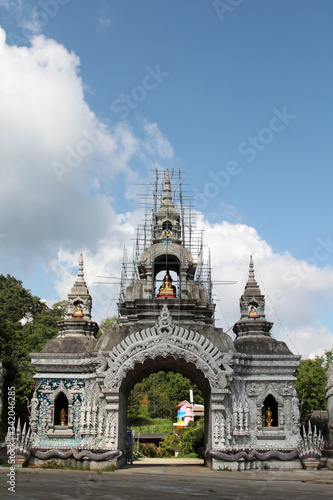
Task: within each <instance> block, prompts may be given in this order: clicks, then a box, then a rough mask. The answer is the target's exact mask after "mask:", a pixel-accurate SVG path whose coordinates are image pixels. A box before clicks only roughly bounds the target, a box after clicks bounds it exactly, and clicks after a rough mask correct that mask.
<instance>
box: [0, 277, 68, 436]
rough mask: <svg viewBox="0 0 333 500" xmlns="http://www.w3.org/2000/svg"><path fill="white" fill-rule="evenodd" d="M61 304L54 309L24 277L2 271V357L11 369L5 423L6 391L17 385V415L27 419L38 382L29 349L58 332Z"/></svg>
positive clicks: (0, 335)
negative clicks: (33, 291)
mask: <svg viewBox="0 0 333 500" xmlns="http://www.w3.org/2000/svg"><path fill="white" fill-rule="evenodd" d="M59 304H60V305H59ZM61 305H62V303H57V304H55V307H53V308H51V309H50V308H49V307H48V306H47V305H46V304H45V303H44V302H43V301H41V300H40V299H39V297H36V296H34V295H32V294H31V292H30V290H27V289H25V288H24V287H23V286H22V282H21V281H19V280H17V279H16V278H14V277H13V276H10V275H7V276H4V275H0V359H1V360H2V362H3V364H4V367H5V369H6V370H7V374H6V378H5V388H4V396H5V398H4V399H5V405H4V415H3V417H4V418H3V421H4V423H5V422H6V421H7V418H6V412H7V407H6V399H7V398H6V393H7V388H8V387H11V386H14V387H15V395H16V410H15V411H16V416H17V418H18V417H21V418H22V419H23V420H27V416H28V415H27V406H26V398H28V399H29V398H30V397H31V395H32V391H33V386H34V384H33V378H32V377H33V374H34V372H33V368H32V366H31V363H30V356H29V353H30V352H38V351H40V350H41V349H42V348H43V346H44V345H45V342H46V341H47V340H49V339H51V338H53V337H54V336H55V335H57V333H58V329H57V322H58V321H60V319H61V315H62V307H61ZM4 430H5V429H4Z"/></svg>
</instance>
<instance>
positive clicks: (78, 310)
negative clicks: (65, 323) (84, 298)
mask: <svg viewBox="0 0 333 500" xmlns="http://www.w3.org/2000/svg"><path fill="white" fill-rule="evenodd" d="M74 305H75V311H74V314H73V318H83V309H82V302H76V303H75V304H74Z"/></svg>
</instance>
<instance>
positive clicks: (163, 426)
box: [131, 418, 173, 434]
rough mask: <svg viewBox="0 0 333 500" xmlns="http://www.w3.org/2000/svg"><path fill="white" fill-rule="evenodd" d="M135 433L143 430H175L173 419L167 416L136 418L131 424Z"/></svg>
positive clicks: (161, 431)
mask: <svg viewBox="0 0 333 500" xmlns="http://www.w3.org/2000/svg"><path fill="white" fill-rule="evenodd" d="M131 427H132V429H133V430H134V431H135V433H136V434H137V433H139V432H140V434H142V433H143V432H148V433H149V432H157V433H165V432H173V420H171V419H167V418H136V419H135V420H133V421H132V425H131Z"/></svg>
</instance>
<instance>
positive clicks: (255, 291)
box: [243, 255, 263, 297]
mask: <svg viewBox="0 0 333 500" xmlns="http://www.w3.org/2000/svg"><path fill="white" fill-rule="evenodd" d="M243 296H246V297H249V296H251V297H257V296H258V297H259V296H260V297H263V295H262V293H261V291H260V288H259V286H258V283H257V281H256V279H255V276H254V266H253V259H252V255H250V265H249V278H248V280H247V283H246V285H245V289H244V293H243Z"/></svg>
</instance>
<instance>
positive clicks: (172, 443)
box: [158, 434, 181, 457]
mask: <svg viewBox="0 0 333 500" xmlns="http://www.w3.org/2000/svg"><path fill="white" fill-rule="evenodd" d="M180 450H181V442H180V437H179V436H177V434H168V435H167V436H164V437H163V438H162V441H161V443H160V449H159V453H158V456H161V457H171V456H174V454H175V453H176V451H178V452H179V451H180Z"/></svg>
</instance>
